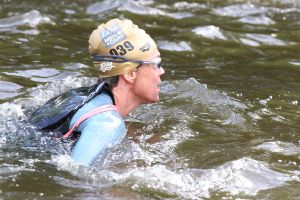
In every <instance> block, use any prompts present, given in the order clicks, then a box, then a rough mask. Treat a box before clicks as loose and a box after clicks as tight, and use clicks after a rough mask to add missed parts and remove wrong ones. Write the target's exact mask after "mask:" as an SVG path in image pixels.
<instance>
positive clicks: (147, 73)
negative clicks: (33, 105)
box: [29, 19, 165, 166]
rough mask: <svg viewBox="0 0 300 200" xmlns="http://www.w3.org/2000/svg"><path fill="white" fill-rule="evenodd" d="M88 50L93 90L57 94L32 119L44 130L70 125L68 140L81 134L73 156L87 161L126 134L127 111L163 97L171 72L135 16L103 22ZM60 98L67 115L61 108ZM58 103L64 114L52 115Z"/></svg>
mask: <svg viewBox="0 0 300 200" xmlns="http://www.w3.org/2000/svg"><path fill="white" fill-rule="evenodd" d="M88 49H89V53H90V54H91V56H92V59H93V65H94V67H95V69H96V70H97V73H98V77H99V78H98V83H97V84H96V85H95V86H93V88H92V89H88V90H87V91H88V92H87V91H85V92H83V89H77V90H73V91H69V92H67V93H65V94H64V95H60V96H59V97H55V98H54V99H52V100H50V101H49V102H48V104H47V103H46V105H48V106H46V107H47V109H45V106H44V109H38V110H37V111H36V112H34V113H33V115H32V117H31V119H30V120H31V122H32V124H35V125H36V126H37V127H39V128H40V129H50V130H53V129H54V128H53V127H55V128H56V129H57V128H58V127H61V126H66V127H67V130H68V131H67V132H66V133H65V134H64V136H63V138H64V139H68V138H72V137H73V136H74V135H77V139H76V142H75V143H74V146H73V148H72V150H71V156H72V158H73V159H74V160H75V161H76V162H77V163H79V164H82V165H87V166H89V165H92V164H93V162H94V161H95V160H96V159H97V158H99V156H101V155H102V154H103V153H104V151H105V150H106V149H107V148H109V147H112V146H114V145H116V144H118V143H120V142H121V141H122V140H123V139H124V137H125V136H126V127H125V123H124V120H123V117H124V116H126V115H128V114H129V113H130V112H132V111H134V109H136V108H137V107H138V106H139V105H141V104H147V103H156V102H158V101H159V93H160V83H161V79H160V76H161V75H163V74H164V73H165V71H164V69H163V68H162V66H161V57H160V52H159V51H158V49H157V46H156V44H155V42H154V40H153V39H152V38H151V37H150V36H149V35H148V34H147V33H146V32H145V31H144V30H142V29H140V28H139V27H138V26H137V25H135V24H133V23H132V21H130V20H120V19H112V20H109V21H108V22H106V23H103V24H101V25H99V26H98V27H97V29H95V30H94V31H93V32H92V33H91V35H90V38H89V47H88ZM74 91H76V92H74ZM83 93H84V95H83ZM70 94H72V95H73V96H72V95H71V97H72V98H71V97H70ZM74 94H76V95H74ZM83 96H84V98H83ZM66 97H68V98H66ZM66 99H67V100H66ZM58 100H60V101H61V102H63V103H61V104H60V105H63V106H61V108H62V109H61V110H64V111H65V112H66V113H67V114H65V113H64V112H63V113H62V112H61V110H60V109H57V108H58V107H59V105H55V104H57V102H58ZM74 102H75V103H74ZM64 103H65V104H64ZM49 105H51V106H49ZM70 105H72V106H73V107H72V106H70ZM74 105H75V106H74ZM54 107H55V108H56V110H60V113H59V114H57V113H56V114H52V116H51V117H50V116H49V115H48V113H55V112H52V111H49V108H51V109H53V108H54ZM71 107H72V108H71ZM66 108H67V109H66ZM45 116H46V117H45ZM30 120H29V121H30ZM51 120H54V121H55V123H53V121H51ZM50 121H51V126H50V125H49V124H50V123H49V122H50ZM54 125H55V126H54ZM49 127H50V128H49Z"/></svg>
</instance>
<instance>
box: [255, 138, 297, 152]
mask: <svg viewBox="0 0 300 200" xmlns="http://www.w3.org/2000/svg"><path fill="white" fill-rule="evenodd" d="M254 148H255V149H261V150H265V151H270V152H273V153H279V154H283V155H300V147H299V146H297V145H295V144H293V143H289V142H281V141H273V142H264V143H262V144H260V145H258V146H256V147H254Z"/></svg>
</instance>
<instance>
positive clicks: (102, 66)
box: [99, 62, 114, 72]
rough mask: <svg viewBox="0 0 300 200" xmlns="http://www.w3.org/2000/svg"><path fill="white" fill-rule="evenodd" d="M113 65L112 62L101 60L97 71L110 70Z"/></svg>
mask: <svg viewBox="0 0 300 200" xmlns="http://www.w3.org/2000/svg"><path fill="white" fill-rule="evenodd" d="M113 67H114V66H113V64H112V62H102V63H101V64H100V68H99V71H102V72H106V71H110V70H111V69H112V68H113Z"/></svg>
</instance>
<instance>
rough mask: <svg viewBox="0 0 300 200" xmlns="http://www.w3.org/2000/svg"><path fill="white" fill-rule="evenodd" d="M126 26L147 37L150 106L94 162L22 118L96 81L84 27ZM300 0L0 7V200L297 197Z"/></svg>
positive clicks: (130, 119)
mask: <svg viewBox="0 0 300 200" xmlns="http://www.w3.org/2000/svg"><path fill="white" fill-rule="evenodd" d="M115 17H119V18H122V19H125V18H126V19H131V20H132V21H134V23H136V24H137V25H139V26H140V27H142V28H143V29H145V30H146V31H147V32H148V33H149V34H150V35H151V36H152V37H153V38H154V39H155V41H157V43H158V46H159V48H160V51H161V54H162V57H163V66H164V69H165V70H166V74H165V75H164V77H163V80H164V81H163V84H162V88H161V90H162V94H161V101H160V102H159V103H158V104H153V105H147V106H143V107H141V108H139V109H137V110H136V111H135V112H134V113H132V114H131V115H130V116H128V118H127V119H126V120H127V125H128V137H127V138H126V139H125V140H124V141H123V142H122V143H121V144H120V145H117V146H116V147H114V148H112V149H110V150H108V151H107V152H106V153H105V155H103V156H102V157H101V158H100V159H99V160H98V161H97V163H96V164H95V166H93V167H89V168H87V167H83V166H78V165H77V164H76V163H74V162H72V160H71V158H70V157H69V156H67V155H66V154H65V152H64V149H65V148H64V147H63V146H62V144H59V143H57V142H56V141H52V140H50V138H48V137H47V136H45V135H43V134H42V133H41V132H37V131H35V130H34V129H33V127H31V126H30V125H28V124H26V123H24V122H23V120H24V119H26V116H27V115H28V114H29V113H30V112H32V110H33V109H35V108H37V107H38V106H39V105H41V104H42V103H44V102H45V101H47V100H48V99H50V98H51V97H53V96H55V95H57V94H60V93H61V92H63V91H66V90H68V89H70V88H75V87H79V86H83V85H91V84H93V83H94V82H95V72H94V71H93V70H92V68H91V67H90V66H91V61H90V57H89V55H88V52H87V46H88V45H87V40H88V37H89V35H90V33H91V31H92V30H93V29H95V27H96V26H97V25H99V24H100V23H102V22H104V21H107V20H108V19H111V18H115ZM299 101H300V2H299V1H297V0H286V1H285V0H270V1H263V0H252V1H251V0H249V1H247V0H236V1H234V0H225V1H220V0H212V1H200V0H198V1H197V0H194V1H185V2H183V1H148V0H144V1H130V0H127V1H126V0H125V1H121V0H120V1H108V0H106V1H91V0H88V1H80V2H79V1H76V2H75V1H69V0H68V1H53V2H50V1H37V0H29V1H21V0H15V1H9V0H2V1H1V2H0V103H1V104H0V199H278V200H281V199H299V196H300V192H299V191H300V184H299V183H300V167H299V165H300V135H299V134H300V124H299V122H300V107H299Z"/></svg>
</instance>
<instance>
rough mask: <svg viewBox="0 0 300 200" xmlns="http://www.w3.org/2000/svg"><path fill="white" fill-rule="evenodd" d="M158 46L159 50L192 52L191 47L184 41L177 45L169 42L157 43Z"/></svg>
mask: <svg viewBox="0 0 300 200" xmlns="http://www.w3.org/2000/svg"><path fill="white" fill-rule="evenodd" d="M157 43H158V46H159V48H160V49H163V50H167V51H192V47H191V46H190V45H189V44H188V43H187V42H185V41H181V42H179V43H176V42H169V41H165V40H164V41H158V42H157Z"/></svg>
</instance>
